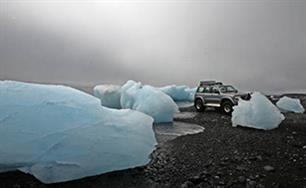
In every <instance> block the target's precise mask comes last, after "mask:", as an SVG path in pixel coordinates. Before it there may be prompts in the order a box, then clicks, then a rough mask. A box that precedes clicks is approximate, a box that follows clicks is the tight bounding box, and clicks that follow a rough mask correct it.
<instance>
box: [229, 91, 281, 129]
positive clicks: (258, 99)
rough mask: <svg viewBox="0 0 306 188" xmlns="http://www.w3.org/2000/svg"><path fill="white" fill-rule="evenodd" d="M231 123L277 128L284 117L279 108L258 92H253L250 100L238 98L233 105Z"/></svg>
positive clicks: (234, 124)
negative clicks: (236, 102) (235, 104)
mask: <svg viewBox="0 0 306 188" xmlns="http://www.w3.org/2000/svg"><path fill="white" fill-rule="evenodd" d="M233 109H234V111H233V113H232V125H233V126H234V127H236V126H237V125H240V126H243V127H251V128H255V129H264V130H270V129H274V128H277V127H278V126H279V124H280V123H281V122H282V121H283V120H284V119H285V117H284V115H283V114H282V113H281V112H280V111H279V109H278V108H277V107H276V106H275V105H274V104H272V103H271V102H270V101H269V99H267V98H266V97H265V96H264V95H262V94H261V93H259V92H254V93H253V94H252V97H251V99H250V101H245V100H239V101H238V105H237V106H234V107H233Z"/></svg>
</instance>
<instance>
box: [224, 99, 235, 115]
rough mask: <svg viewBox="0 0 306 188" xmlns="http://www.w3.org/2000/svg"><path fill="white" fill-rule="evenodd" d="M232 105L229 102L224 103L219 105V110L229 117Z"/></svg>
mask: <svg viewBox="0 0 306 188" xmlns="http://www.w3.org/2000/svg"><path fill="white" fill-rule="evenodd" d="M233 106H234V105H233V103H232V102H230V101H224V102H222V104H221V110H222V112H223V113H224V114H227V115H231V114H232V112H233Z"/></svg>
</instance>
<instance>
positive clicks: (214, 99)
mask: <svg viewBox="0 0 306 188" xmlns="http://www.w3.org/2000/svg"><path fill="white" fill-rule="evenodd" d="M210 101H211V103H213V104H220V102H221V95H220V90H219V86H217V85H215V86H212V87H211V97H210Z"/></svg>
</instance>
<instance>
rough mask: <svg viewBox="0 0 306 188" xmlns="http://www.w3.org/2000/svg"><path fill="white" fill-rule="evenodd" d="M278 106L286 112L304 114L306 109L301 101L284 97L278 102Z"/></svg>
mask: <svg viewBox="0 0 306 188" xmlns="http://www.w3.org/2000/svg"><path fill="white" fill-rule="evenodd" d="M276 106H277V107H278V108H279V109H280V110H281V111H284V112H294V113H304V112H305V109H304V107H303V105H302V104H301V102H300V99H293V98H289V97H286V96H284V97H282V98H281V99H279V101H277V103H276Z"/></svg>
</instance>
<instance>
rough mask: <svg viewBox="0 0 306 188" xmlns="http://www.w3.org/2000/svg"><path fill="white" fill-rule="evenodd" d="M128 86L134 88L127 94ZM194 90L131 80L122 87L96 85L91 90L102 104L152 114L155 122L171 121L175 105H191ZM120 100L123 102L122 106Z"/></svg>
mask: <svg viewBox="0 0 306 188" xmlns="http://www.w3.org/2000/svg"><path fill="white" fill-rule="evenodd" d="M132 86H133V87H132ZM130 87H132V88H134V91H129V92H128V93H129V94H128V96H127V92H126V90H127V89H129V88H130ZM135 89H136V90H137V92H136V90H135ZM158 90H159V91H162V92H159V91H158ZM195 92H196V88H189V87H187V86H184V85H181V86H176V85H170V86H165V87H160V88H156V87H152V86H149V85H145V86H142V85H141V84H140V83H136V82H135V81H131V80H130V81H128V82H127V83H126V84H125V85H124V86H122V87H120V86H118V85H97V86H95V88H94V90H93V93H94V95H95V96H96V97H98V98H99V99H100V100H101V104H102V105H103V106H106V107H110V108H117V109H120V108H131V109H134V110H139V111H141V112H144V113H146V114H148V115H150V116H152V117H153V118H154V120H155V122H157V123H160V122H170V121H172V119H173V112H174V111H177V107H176V106H182V107H184V106H192V105H193V103H192V102H193V99H194V94H195ZM122 93H124V94H122ZM163 93H165V94H166V95H168V96H169V97H170V98H171V99H172V100H173V101H175V102H176V104H177V105H176V106H175V105H174V104H173V102H172V101H171V100H170V98H169V97H166V96H165V95H164V94H163ZM122 95H124V96H123V98H124V99H121V98H122ZM134 95H135V96H134ZM136 95H140V96H136ZM135 98H138V100H137V102H136V103H134V102H135V101H134V100H135ZM144 99H145V100H144ZM120 100H121V101H120ZM127 100H130V101H127ZM122 101H123V102H124V104H123V106H122V104H121V102H122ZM136 106H137V107H136ZM140 106H141V107H140ZM162 109H164V110H162ZM165 113H168V114H165ZM166 116H167V117H166Z"/></svg>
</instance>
